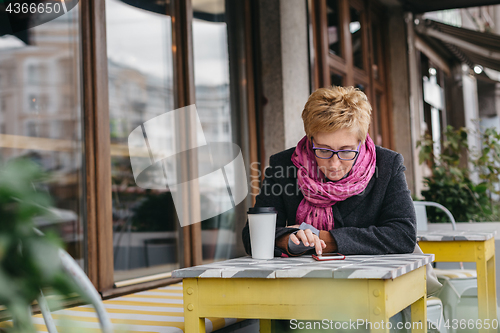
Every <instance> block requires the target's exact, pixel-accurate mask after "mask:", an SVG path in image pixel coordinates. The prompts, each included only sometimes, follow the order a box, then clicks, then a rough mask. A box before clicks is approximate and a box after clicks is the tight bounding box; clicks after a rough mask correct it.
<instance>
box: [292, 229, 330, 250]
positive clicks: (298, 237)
mask: <svg viewBox="0 0 500 333" xmlns="http://www.w3.org/2000/svg"><path fill="white" fill-rule="evenodd" d="M290 240H291V241H292V242H293V243H294V244H296V245H299V244H300V242H301V241H302V243H303V244H304V245H305V246H310V247H314V248H315V250H316V253H317V254H321V253H322V252H323V249H324V248H325V247H326V243H325V242H324V241H323V240H321V239H320V238H319V237H318V236H316V235H315V234H313V232H312V231H311V230H309V229H306V230H299V231H298V232H297V233H296V234H291V235H290Z"/></svg>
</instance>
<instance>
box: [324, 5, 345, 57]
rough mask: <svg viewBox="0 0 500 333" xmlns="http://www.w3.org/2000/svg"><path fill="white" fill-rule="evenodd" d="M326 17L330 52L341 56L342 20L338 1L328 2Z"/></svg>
mask: <svg viewBox="0 0 500 333" xmlns="http://www.w3.org/2000/svg"><path fill="white" fill-rule="evenodd" d="M326 15H327V24H328V46H329V48H330V52H331V53H333V54H335V55H337V56H341V55H342V54H341V52H342V50H341V48H340V47H341V43H340V18H339V4H338V0H328V1H327V2H326Z"/></svg>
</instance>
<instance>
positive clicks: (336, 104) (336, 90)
mask: <svg viewBox="0 0 500 333" xmlns="http://www.w3.org/2000/svg"><path fill="white" fill-rule="evenodd" d="M371 113H372V107H371V105H370V103H369V102H368V98H367V97H366V95H365V94H364V93H363V92H362V91H361V90H359V89H357V88H354V87H335V86H334V87H331V88H320V89H318V90H316V91H315V92H313V93H312V94H311V96H309V99H308V100H307V103H306V105H305V106H304V110H303V111H302V120H303V121H304V130H305V132H306V135H307V137H308V138H309V140H311V137H313V136H314V135H315V134H317V133H319V132H328V133H330V132H335V131H337V130H340V129H348V130H351V131H353V133H355V134H357V135H358V138H359V140H360V141H361V142H362V143H364V142H365V139H366V134H367V133H368V127H369V126H370V119H371Z"/></svg>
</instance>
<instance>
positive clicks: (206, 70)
mask: <svg viewBox="0 0 500 333" xmlns="http://www.w3.org/2000/svg"><path fill="white" fill-rule="evenodd" d="M192 4H193V18H194V19H193V53H194V77H195V87H196V107H197V111H198V113H199V116H200V120H201V125H202V127H203V131H204V134H205V138H206V140H207V142H209V143H213V142H223V143H231V142H234V143H238V142H240V140H239V138H240V137H241V136H242V135H241V132H242V131H241V130H238V127H237V126H239V125H238V121H240V120H238V119H241V118H242V117H243V115H244V113H245V110H244V109H242V107H240V105H242V104H243V103H242V101H244V100H245V99H244V95H243V94H244V93H243V94H242V92H241V90H240V85H241V86H243V87H244V85H245V83H244V79H243V78H242V77H239V79H237V78H236V77H237V75H241V71H242V70H241V67H242V66H244V61H245V58H244V56H242V55H241V53H239V51H238V50H240V48H239V47H240V44H238V43H243V44H244V40H243V39H242V37H241V36H243V35H244V34H243V33H242V32H243V31H242V30H241V29H242V26H243V24H241V22H243V21H244V20H243V17H242V15H244V11H243V5H244V2H239V1H225V0H193V2H192ZM243 90H244V89H243ZM235 153H238V152H237V151H236V152H235V151H229V150H228V151H225V150H218V151H212V154H216V157H214V159H217V160H220V161H222V160H223V161H227V162H229V161H231V160H232V159H234V154H235ZM224 163H226V162H224ZM210 165H212V163H211V162H210V161H207V162H206V163H204V162H203V161H201V160H200V167H202V166H204V167H207V166H210ZM226 177H227V181H222V182H220V183H217V184H212V189H211V191H212V192H214V193H220V194H219V195H211V196H206V195H203V193H202V196H201V207H202V209H210V210H212V211H214V212H220V213H219V214H217V215H215V216H214V217H212V218H209V219H206V220H204V221H202V223H201V229H202V251H203V262H205V263H206V262H211V261H216V260H224V259H227V258H231V257H234V256H235V255H237V251H238V250H237V243H240V239H241V235H240V233H239V232H236V230H241V228H242V227H243V223H244V222H245V218H246V214H243V215H242V214H241V208H242V207H243V206H244V204H242V205H239V206H238V203H236V206H237V207H236V208H235V203H234V202H231V201H229V202H228V198H229V199H231V200H233V199H235V198H236V196H235V193H232V189H233V188H235V187H234V186H239V185H238V184H239V183H240V182H241V181H242V180H243V181H245V182H246V179H245V178H243V179H242V178H241V177H240V178H238V177H237V172H228V173H226ZM228 188H230V189H231V191H229V192H230V193H229V195H228ZM236 188H237V187H236ZM245 196H246V195H245ZM243 209H244V207H243ZM244 211H245V210H244ZM240 224H241V225H240Z"/></svg>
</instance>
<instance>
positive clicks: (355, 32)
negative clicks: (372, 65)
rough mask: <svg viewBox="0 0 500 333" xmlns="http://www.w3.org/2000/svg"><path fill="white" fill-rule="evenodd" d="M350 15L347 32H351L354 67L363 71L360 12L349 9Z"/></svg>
mask: <svg viewBox="0 0 500 333" xmlns="http://www.w3.org/2000/svg"><path fill="white" fill-rule="evenodd" d="M350 13H351V22H350V23H349V31H350V32H351V39H352V53H353V61H354V66H356V67H358V68H361V69H364V62H363V39H362V29H361V11H358V10H357V9H355V8H352V7H351V9H350Z"/></svg>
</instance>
